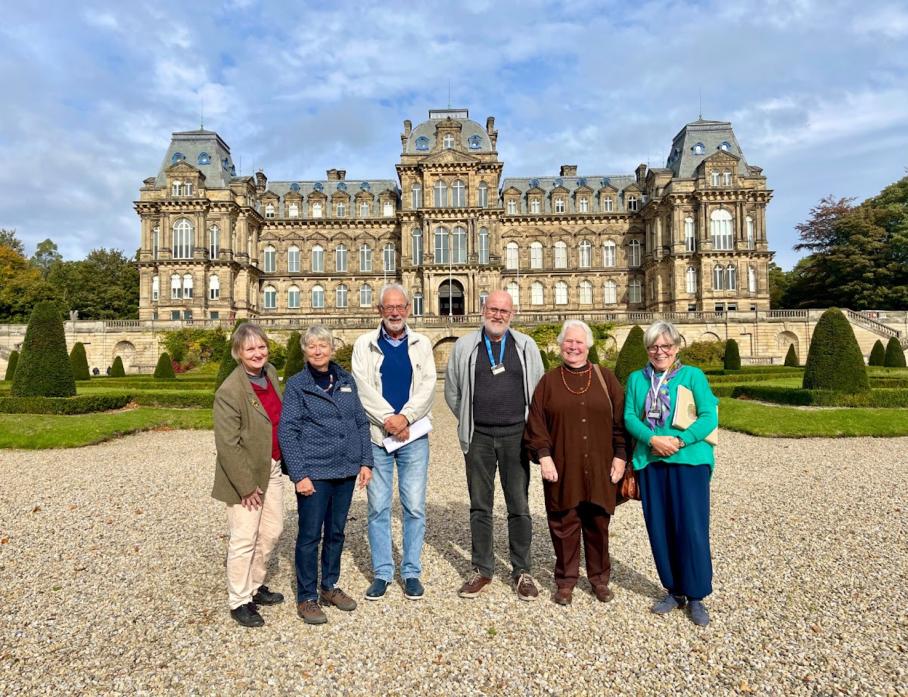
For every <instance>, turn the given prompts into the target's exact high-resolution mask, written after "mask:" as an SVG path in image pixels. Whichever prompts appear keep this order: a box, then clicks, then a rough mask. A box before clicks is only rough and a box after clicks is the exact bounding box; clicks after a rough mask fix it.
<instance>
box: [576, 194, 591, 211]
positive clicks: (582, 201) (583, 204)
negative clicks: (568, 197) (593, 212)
mask: <svg viewBox="0 0 908 697" xmlns="http://www.w3.org/2000/svg"><path fill="white" fill-rule="evenodd" d="M577 208H578V210H579V211H580V212H581V213H589V212H590V200H589V199H588V198H587V197H586V196H581V197H580V198H579V199H577Z"/></svg>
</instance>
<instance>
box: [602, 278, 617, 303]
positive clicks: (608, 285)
mask: <svg viewBox="0 0 908 697" xmlns="http://www.w3.org/2000/svg"><path fill="white" fill-rule="evenodd" d="M602 302H603V303H605V304H606V305H614V304H616V303H617V302H618V285H617V284H616V283H615V282H614V281H606V282H605V285H604V286H603V287H602Z"/></svg>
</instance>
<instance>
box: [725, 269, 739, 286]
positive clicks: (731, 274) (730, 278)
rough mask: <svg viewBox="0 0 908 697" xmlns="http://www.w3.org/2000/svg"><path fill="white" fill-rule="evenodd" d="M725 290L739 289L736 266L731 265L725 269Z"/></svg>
mask: <svg viewBox="0 0 908 697" xmlns="http://www.w3.org/2000/svg"><path fill="white" fill-rule="evenodd" d="M725 288H726V289H727V290H737V289H738V269H737V267H736V266H735V265H734V264H729V265H728V266H727V267H726V268H725Z"/></svg>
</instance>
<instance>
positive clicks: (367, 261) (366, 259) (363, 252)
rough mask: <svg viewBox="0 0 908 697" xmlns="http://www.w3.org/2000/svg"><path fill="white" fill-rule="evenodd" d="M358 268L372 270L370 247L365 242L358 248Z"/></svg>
mask: <svg viewBox="0 0 908 697" xmlns="http://www.w3.org/2000/svg"><path fill="white" fill-rule="evenodd" d="M359 270H360V271H371V270H372V247H370V246H369V245H367V244H364V245H363V246H362V247H360V248H359Z"/></svg>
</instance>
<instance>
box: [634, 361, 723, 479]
mask: <svg viewBox="0 0 908 697" xmlns="http://www.w3.org/2000/svg"><path fill="white" fill-rule="evenodd" d="M678 385H684V386H685V387H687V388H688V389H690V391H691V392H693V395H694V401H695V402H696V403H697V414H698V416H697V420H696V421H694V423H692V424H691V425H690V426H689V427H688V428H687V429H685V430H683V431H680V430H678V429H677V428H673V427H672V425H671V423H672V417H673V416H674V414H675V396H676V394H677V393H678ZM650 389H651V387H650V382H649V380H648V379H647V378H646V377H644V375H643V371H642V370H637V371H635V372H633V373H631V375H630V377H629V378H628V380H627V391H626V395H625V400H624V425H625V428H627V430H628V432H629V433H630V434H631V435H632V436H633V437H634V440H635V441H636V445H635V447H634V456H633V463H634V469H635V470H641V469H643V468H644V467H646V466H647V465H648V464H649V463H650V462H654V461H656V460H662V461H663V462H672V463H676V464H682V465H705V464H708V465H709V467H710V471H712V469H713V468H714V467H715V465H716V461H715V458H714V457H713V446H711V445H710V444H709V443H707V442H706V440H705V438H706V436H708V435H709V434H710V433H711V432H712V430H713V429H714V428H716V426H718V424H719V417H718V414H717V412H716V406H717V405H718V404H719V400H718V399H716V396H715V395H714V394H713V391H712V390H711V389H710V387H709V381H708V380H707V379H706V375H704V374H703V371H702V370H700V369H699V368H695V367H694V366H691V365H683V366H681V369H680V370H679V371H678V374H677V375H676V376H675V377H673V378H672V379H671V380H670V381H669V383H668V395H669V402H670V404H671V412H670V413H669V415H668V417H666V419H665V425H664V426H661V427H659V428H657V429H656V430H655V431H652V430H650V427H649V425H648V424H647V423H646V421H644V420H643V417H644V413H643V408H644V405H645V403H646V393H647V392H648V391H649V390H650ZM653 436H677V437H678V438H680V439H681V440H683V441H684V443H685V446H684V447H683V448H681V449H680V450H679V451H678V452H676V453H675V454H674V455H671V456H669V457H660V456H659V455H656V454H655V453H654V452H652V450H650V448H649V439H650V438H652V437H653Z"/></svg>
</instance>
